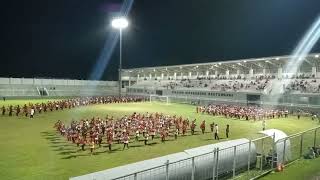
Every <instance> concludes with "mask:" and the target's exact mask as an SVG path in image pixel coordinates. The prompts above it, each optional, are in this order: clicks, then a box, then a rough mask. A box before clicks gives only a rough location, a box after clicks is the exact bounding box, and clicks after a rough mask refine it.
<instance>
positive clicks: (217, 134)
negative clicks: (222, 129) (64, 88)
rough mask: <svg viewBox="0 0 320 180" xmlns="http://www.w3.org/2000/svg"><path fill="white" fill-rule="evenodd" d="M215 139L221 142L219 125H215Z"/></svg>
mask: <svg viewBox="0 0 320 180" xmlns="http://www.w3.org/2000/svg"><path fill="white" fill-rule="evenodd" d="M214 139H215V140H219V139H220V138H219V126H218V124H215V126H214Z"/></svg>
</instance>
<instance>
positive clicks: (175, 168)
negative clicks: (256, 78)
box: [106, 127, 320, 180]
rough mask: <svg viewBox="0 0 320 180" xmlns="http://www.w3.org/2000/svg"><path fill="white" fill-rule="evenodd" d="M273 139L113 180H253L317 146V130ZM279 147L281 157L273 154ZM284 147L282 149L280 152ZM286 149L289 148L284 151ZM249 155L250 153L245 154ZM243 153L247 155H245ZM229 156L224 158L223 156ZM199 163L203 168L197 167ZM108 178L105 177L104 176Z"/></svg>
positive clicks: (319, 133) (319, 141) (319, 140)
mask: <svg viewBox="0 0 320 180" xmlns="http://www.w3.org/2000/svg"><path fill="white" fill-rule="evenodd" d="M274 139H275V136H264V137H261V138H258V139H255V140H250V141H249V142H248V143H244V144H240V145H237V146H233V147H230V148H225V149H219V148H216V149H213V151H212V152H210V153H207V154H202V155H199V156H195V157H191V158H188V159H184V160H181V161H177V162H169V161H167V162H166V163H165V164H163V165H161V166H158V167H155V168H151V169H148V170H143V171H140V172H136V173H134V174H130V175H125V176H122V177H119V178H116V180H138V179H139V180H140V179H148V180H162V179H164V180H169V179H175V180H201V179H203V180H207V179H213V180H217V179H252V178H256V177H259V176H260V175H262V174H264V173H266V172H269V171H272V170H274V169H275V168H276V167H277V166H278V165H280V164H282V165H286V164H288V163H291V162H293V161H295V160H297V159H299V158H301V157H303V156H306V155H307V154H308V153H309V152H310V148H313V147H320V127H316V128H313V129H309V130H307V131H303V132H300V133H296V134H293V135H290V136H288V137H286V138H283V139H279V140H277V141H274ZM276 148H278V150H279V148H280V152H281V151H282V153H281V154H279V153H278V154H276V153H275V152H279V151H276ZM282 148H283V149H282ZM286 148H288V149H286ZM248 152H249V153H248ZM244 154H246V155H244ZM227 156H228V157H230V156H231V157H232V158H231V159H230V158H224V157H227ZM200 163H202V164H203V163H205V164H206V166H201V168H198V167H199V164H200ZM106 178H107V177H106Z"/></svg>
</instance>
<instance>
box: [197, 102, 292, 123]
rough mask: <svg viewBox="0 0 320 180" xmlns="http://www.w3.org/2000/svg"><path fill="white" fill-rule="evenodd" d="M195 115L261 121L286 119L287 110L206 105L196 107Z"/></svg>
mask: <svg viewBox="0 0 320 180" xmlns="http://www.w3.org/2000/svg"><path fill="white" fill-rule="evenodd" d="M196 112H197V113H206V114H210V115H213V116H224V117H226V118H237V119H245V120H254V121H256V120H263V119H274V118H280V117H286V118H287V117H288V115H289V111H288V110H287V109H267V108H261V107H258V106H238V105H226V104H220V105H207V106H197V107H196Z"/></svg>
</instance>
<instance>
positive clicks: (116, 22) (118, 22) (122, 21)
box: [111, 17, 129, 97]
mask: <svg viewBox="0 0 320 180" xmlns="http://www.w3.org/2000/svg"><path fill="white" fill-rule="evenodd" d="M128 25H129V22H128V20H127V19H126V18H124V17H117V18H115V19H113V20H112V22H111V26H112V27H113V28H115V29H119V33H120V39H119V41H120V43H119V44H120V45H119V46H120V57H119V97H120V96H121V88H122V79H121V71H122V29H125V28H127V27H128Z"/></svg>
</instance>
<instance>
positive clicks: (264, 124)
mask: <svg viewBox="0 0 320 180" xmlns="http://www.w3.org/2000/svg"><path fill="white" fill-rule="evenodd" d="M262 130H263V131H264V130H266V120H265V119H264V120H262Z"/></svg>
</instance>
